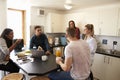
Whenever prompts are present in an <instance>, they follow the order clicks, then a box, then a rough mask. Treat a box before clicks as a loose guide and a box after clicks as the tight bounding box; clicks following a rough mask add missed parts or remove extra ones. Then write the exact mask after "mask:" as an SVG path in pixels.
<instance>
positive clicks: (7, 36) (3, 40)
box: [0, 28, 21, 73]
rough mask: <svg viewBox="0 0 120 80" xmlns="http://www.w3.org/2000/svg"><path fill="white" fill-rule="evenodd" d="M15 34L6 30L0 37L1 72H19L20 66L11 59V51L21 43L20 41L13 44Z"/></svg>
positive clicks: (10, 30)
mask: <svg viewBox="0 0 120 80" xmlns="http://www.w3.org/2000/svg"><path fill="white" fill-rule="evenodd" d="M13 37H14V33H13V30H12V29H9V28H6V29H4V31H3V32H2V34H1V36H0V70H4V71H8V72H10V73H13V72H19V68H18V66H17V65H16V64H15V63H14V62H13V61H12V60H11V59H10V58H9V56H10V53H11V51H13V49H14V48H15V47H16V46H17V44H19V43H20V41H21V39H18V40H17V41H16V42H15V43H13Z"/></svg>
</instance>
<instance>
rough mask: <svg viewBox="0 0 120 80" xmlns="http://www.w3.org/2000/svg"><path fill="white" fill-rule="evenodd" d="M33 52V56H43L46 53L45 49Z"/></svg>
mask: <svg viewBox="0 0 120 80" xmlns="http://www.w3.org/2000/svg"><path fill="white" fill-rule="evenodd" d="M31 53H32V57H33V58H41V56H42V55H44V54H45V53H44V51H43V50H42V51H39V50H31Z"/></svg>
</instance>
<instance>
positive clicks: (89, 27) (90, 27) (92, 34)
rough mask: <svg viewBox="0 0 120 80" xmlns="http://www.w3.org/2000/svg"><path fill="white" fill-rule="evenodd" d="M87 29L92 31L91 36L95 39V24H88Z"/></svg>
mask: <svg viewBox="0 0 120 80" xmlns="http://www.w3.org/2000/svg"><path fill="white" fill-rule="evenodd" d="M85 27H86V28H87V29H88V30H90V31H91V36H92V37H93V36H94V26H93V24H87V25H85Z"/></svg>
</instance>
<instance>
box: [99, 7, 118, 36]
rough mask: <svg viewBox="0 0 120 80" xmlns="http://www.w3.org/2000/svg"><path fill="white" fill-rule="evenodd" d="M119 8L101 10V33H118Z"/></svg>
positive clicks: (113, 34)
mask: <svg viewBox="0 0 120 80" xmlns="http://www.w3.org/2000/svg"><path fill="white" fill-rule="evenodd" d="M117 18H118V9H117V8H107V9H101V10H100V28H101V30H100V31H101V35H111V36H116V35H117Z"/></svg>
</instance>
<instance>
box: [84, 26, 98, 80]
mask: <svg viewBox="0 0 120 80" xmlns="http://www.w3.org/2000/svg"><path fill="white" fill-rule="evenodd" d="M84 33H85V38H84V40H86V42H87V43H88V44H89V47H90V52H91V66H92V64H93V60H94V54H95V51H96V49H97V42H96V40H95V38H94V26H93V24H87V25H85V29H84ZM90 77H91V80H93V74H92V72H91V73H90Z"/></svg>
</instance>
